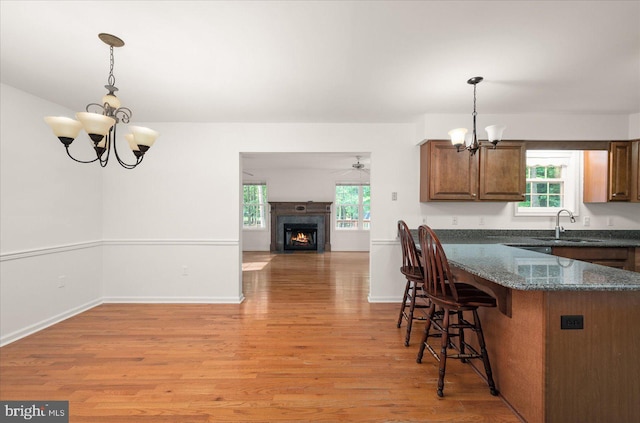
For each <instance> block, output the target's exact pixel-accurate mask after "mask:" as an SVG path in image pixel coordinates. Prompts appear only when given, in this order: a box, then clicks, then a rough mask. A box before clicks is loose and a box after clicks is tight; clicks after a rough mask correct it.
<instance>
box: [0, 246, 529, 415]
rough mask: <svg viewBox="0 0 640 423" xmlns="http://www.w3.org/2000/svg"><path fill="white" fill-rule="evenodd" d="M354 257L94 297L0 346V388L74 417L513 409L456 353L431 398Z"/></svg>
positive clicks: (5, 394) (291, 260)
mask: <svg viewBox="0 0 640 423" xmlns="http://www.w3.org/2000/svg"><path fill="white" fill-rule="evenodd" d="M368 261H369V255H368V253H347V252H331V253H324V254H278V255H274V254H269V253H245V255H244V264H243V269H244V272H243V277H244V293H245V296H246V299H245V301H244V302H243V303H242V304H239V305H233V304H223V305H220V304H104V305H101V306H98V307H95V308H93V309H91V310H89V311H87V312H84V313H82V314H80V315H78V316H75V317H73V318H70V319H68V320H66V321H63V322H61V323H59V324H56V325H54V326H52V327H50V328H48V329H45V330H43V331H40V332H38V333H36V334H34V335H31V336H28V337H26V338H24V339H21V340H19V341H16V342H14V343H12V344H9V345H7V346H5V347H3V348H2V349H0V399H2V400H69V401H70V422H75V423H81V422H82V423H84V422H86V423H100V422H109V423H116V422H117V423H128V422H154V423H158V422H176V423H177V422H180V423H190V422H225V421H234V422H276V421H293V422H311V421H325V422H339V421H342V422H410V421H414V422H472V421H473V422H492V423H495V422H518V421H519V420H518V419H517V418H516V416H515V415H514V414H513V413H512V412H511V411H510V410H509V408H508V407H507V406H506V405H505V404H504V403H503V402H502V400H501V399H500V398H499V397H493V396H491V395H490V394H489V389H488V388H487V386H486V384H485V382H484V381H483V380H482V379H481V378H480V376H478V374H476V373H475V372H474V371H473V370H472V369H471V367H470V366H469V365H468V364H463V363H460V362H459V361H457V360H450V361H449V363H448V364H447V377H446V387H445V397H444V398H438V397H437V395H436V382H437V378H438V372H437V363H436V361H435V360H434V359H433V358H432V357H430V356H428V357H427V356H425V359H424V360H423V363H422V364H417V363H416V361H415V358H416V353H417V349H418V345H417V344H418V341H419V337H420V333H421V329H422V327H423V326H422V325H420V324H415V325H414V329H413V331H414V333H413V337H412V343H411V346H410V347H405V346H404V345H403V340H404V325H403V327H402V328H401V329H398V328H396V319H397V313H398V307H399V305H398V304H375V303H374V304H370V303H368V302H367V294H368V285H369V270H368ZM218 282H219V281H218ZM403 288H404V281H403V279H402V278H401V277H400V275H399V276H398V290H399V291H400V292H401V291H402V290H403ZM523 389H526V388H525V387H523Z"/></svg>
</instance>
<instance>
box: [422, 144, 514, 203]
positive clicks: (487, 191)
mask: <svg viewBox="0 0 640 423" xmlns="http://www.w3.org/2000/svg"><path fill="white" fill-rule="evenodd" d="M525 166H526V152H525V145H524V143H522V142H518V141H502V142H500V143H499V144H498V146H497V147H496V148H494V147H493V145H492V144H490V143H481V144H480V149H479V150H478V152H477V153H476V154H475V155H473V156H472V155H470V154H469V152H468V151H463V152H460V153H458V152H457V150H456V148H455V147H454V146H453V145H452V144H451V141H448V140H430V141H427V142H426V143H424V144H423V145H422V146H420V201H522V200H523V199H524V191H525Z"/></svg>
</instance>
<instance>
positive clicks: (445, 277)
mask: <svg viewBox="0 0 640 423" xmlns="http://www.w3.org/2000/svg"><path fill="white" fill-rule="evenodd" d="M418 241H419V242H420V252H421V255H420V257H421V260H422V267H423V269H424V287H425V289H426V291H427V294H428V295H429V296H430V297H435V298H453V300H454V301H456V302H458V301H459V297H458V291H457V290H456V284H455V283H454V282H455V281H454V278H453V274H452V273H451V268H450V267H449V261H448V260H447V256H446V254H445V253H444V249H443V248H442V244H440V240H439V239H438V236H437V235H436V233H435V232H434V231H433V229H431V228H430V227H428V226H427V225H422V226H420V227H419V228H418Z"/></svg>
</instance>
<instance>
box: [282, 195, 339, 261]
mask: <svg viewBox="0 0 640 423" xmlns="http://www.w3.org/2000/svg"><path fill="white" fill-rule="evenodd" d="M269 204H270V205H271V245H270V248H269V250H270V251H272V252H277V253H283V252H285V251H286V252H295V250H310V251H315V252H318V253H324V252H325V251H331V203H329V202H315V201H306V202H291V201H289V202H274V201H270V202H269ZM285 225H287V226H290V227H291V225H294V226H293V227H294V229H298V228H300V229H302V230H303V231H302V232H303V234H302V235H303V236H301V237H300V238H297V237H295V234H293V235H287V234H286V231H287V230H286V229H285V228H284V226H285ZM295 225H297V226H295ZM292 236H293V237H294V241H293V245H292V244H291V240H290V237H292ZM287 237H289V238H287ZM304 237H307V238H311V241H312V242H311V244H315V245H313V246H311V245H308V244H307V242H308V241H306V240H304ZM300 239H302V241H300Z"/></svg>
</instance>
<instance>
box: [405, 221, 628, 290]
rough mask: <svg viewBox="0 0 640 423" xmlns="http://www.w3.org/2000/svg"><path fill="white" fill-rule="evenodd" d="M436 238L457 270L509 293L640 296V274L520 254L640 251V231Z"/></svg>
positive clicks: (453, 233) (442, 234) (454, 233)
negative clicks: (625, 293)
mask: <svg viewBox="0 0 640 423" xmlns="http://www.w3.org/2000/svg"><path fill="white" fill-rule="evenodd" d="M436 233H437V234H438V237H439V238H440V241H441V242H442V244H443V247H444V250H445V253H446V254H447V258H448V259H449V262H450V263H451V264H452V265H455V266H456V267H458V268H460V269H462V270H464V271H466V272H468V273H471V274H473V275H476V276H479V277H481V278H483V279H486V280H489V281H493V282H495V283H496V284H498V285H502V286H504V287H507V288H512V289H519V290H543V291H637V290H640V273H637V272H631V271H627V270H621V269H615V268H612V267H606V266H601V265H597V264H591V263H587V262H583V261H579V260H572V259H568V258H563V257H556V256H553V255H549V254H543V253H539V252H535V251H528V250H524V249H521V248H517V247H554V246H571V247H640V231H634V230H625V231H568V230H567V231H566V232H564V233H562V234H561V235H560V237H561V240H560V241H557V240H554V239H553V237H554V232H553V231H549V230H546V231H544V230H448V229H447V230H436ZM414 237H415V240H416V241H418V237H417V230H416V231H414ZM538 238H548V239H542V240H541V239H538ZM563 238H564V239H563ZM569 239H571V240H569ZM576 239H579V240H580V241H575V240H576Z"/></svg>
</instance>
